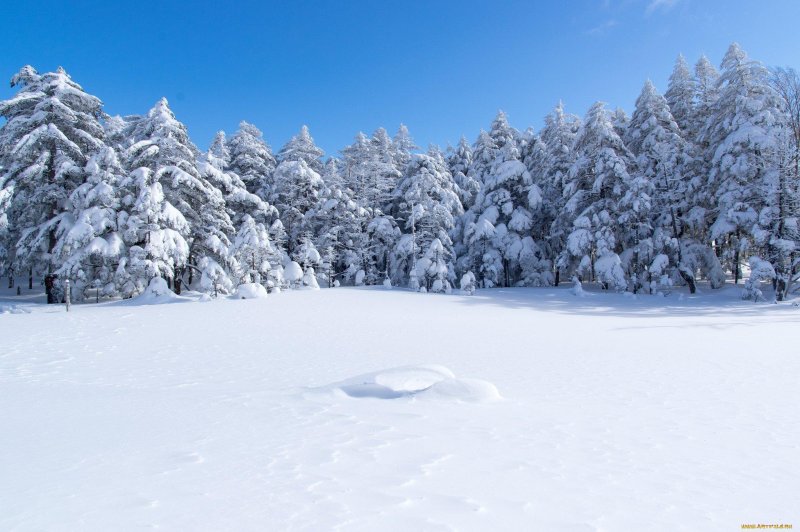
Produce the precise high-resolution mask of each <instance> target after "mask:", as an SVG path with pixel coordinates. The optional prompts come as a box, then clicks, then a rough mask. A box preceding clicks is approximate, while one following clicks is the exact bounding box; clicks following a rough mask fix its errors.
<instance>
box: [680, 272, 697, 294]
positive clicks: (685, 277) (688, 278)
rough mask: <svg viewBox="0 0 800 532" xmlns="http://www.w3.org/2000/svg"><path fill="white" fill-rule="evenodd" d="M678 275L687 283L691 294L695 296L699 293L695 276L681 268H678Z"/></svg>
mask: <svg viewBox="0 0 800 532" xmlns="http://www.w3.org/2000/svg"><path fill="white" fill-rule="evenodd" d="M678 274H680V276H681V278H682V279H683V280H684V281H686V284H687V285H688V286H689V293H690V294H694V293H695V292H696V291H697V285H696V284H695V282H694V276H693V275H692V274H690V273H689V272H687V271H686V270H685V269H684V268H682V267H680V266H679V267H678Z"/></svg>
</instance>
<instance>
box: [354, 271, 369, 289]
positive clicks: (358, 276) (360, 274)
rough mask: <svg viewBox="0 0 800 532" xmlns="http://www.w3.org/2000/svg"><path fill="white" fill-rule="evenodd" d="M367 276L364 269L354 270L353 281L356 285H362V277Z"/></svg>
mask: <svg viewBox="0 0 800 532" xmlns="http://www.w3.org/2000/svg"><path fill="white" fill-rule="evenodd" d="M366 276H367V273H366V272H365V271H364V270H358V271H357V272H356V279H355V283H356V286H363V285H364V277H366Z"/></svg>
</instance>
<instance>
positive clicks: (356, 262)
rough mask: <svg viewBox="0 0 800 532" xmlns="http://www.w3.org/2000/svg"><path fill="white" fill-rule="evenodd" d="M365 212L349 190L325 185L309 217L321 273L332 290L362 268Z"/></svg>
mask: <svg viewBox="0 0 800 532" xmlns="http://www.w3.org/2000/svg"><path fill="white" fill-rule="evenodd" d="M368 214H369V213H368V212H367V211H366V209H364V208H363V207H360V206H359V205H358V204H357V203H356V202H355V201H354V200H353V199H352V198H351V197H350V191H349V190H342V189H340V188H338V187H337V186H335V185H327V184H326V186H324V187H323V189H322V191H321V192H320V200H319V202H318V203H317V206H316V208H315V209H314V212H313V214H312V215H311V216H310V217H311V218H312V219H313V222H314V227H315V234H316V235H317V237H316V242H315V243H316V247H317V249H318V250H319V252H320V255H321V256H322V257H323V259H324V262H323V264H322V268H323V270H322V271H321V273H322V272H324V273H325V274H326V276H327V278H328V285H329V286H332V285H333V283H334V281H335V280H339V279H338V278H339V277H342V276H343V277H344V278H345V279H348V280H349V279H352V278H354V277H355V275H356V273H357V272H358V271H360V270H362V269H365V268H366V263H367V262H368V261H367V256H368V247H369V236H368V235H367V234H366V227H367V220H368Z"/></svg>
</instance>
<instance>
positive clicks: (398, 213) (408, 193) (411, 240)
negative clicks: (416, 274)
mask: <svg viewBox="0 0 800 532" xmlns="http://www.w3.org/2000/svg"><path fill="white" fill-rule="evenodd" d="M462 213H463V207H462V206H461V202H460V201H459V199H458V194H457V193H456V187H455V183H454V182H453V177H452V176H451V175H450V171H449V170H448V168H447V163H446V162H445V160H444V156H443V155H442V153H441V151H440V150H439V149H438V148H437V147H435V146H432V147H431V149H429V150H428V153H427V154H417V155H414V156H413V157H412V159H411V162H410V163H409V165H408V167H407V169H406V174H405V175H404V176H403V178H402V179H401V180H400V183H399V184H398V186H397V189H396V190H395V199H394V206H393V210H392V214H393V215H394V218H395V219H397V220H402V221H403V226H404V227H405V229H406V231H408V232H410V234H407V235H404V236H403V238H401V239H400V241H399V242H398V244H397V247H396V248H395V264H396V265H397V268H398V270H399V271H402V272H403V276H404V277H405V278H404V279H403V280H402V281H403V283H402V284H406V283H407V282H408V279H409V276H410V274H411V271H412V269H413V268H414V266H415V264H416V262H417V259H418V258H419V254H420V253H422V252H426V251H427V250H428V249H429V248H430V245H431V242H432V241H433V240H434V239H437V238H438V239H439V241H440V243H441V244H442V248H443V256H444V257H445V259H444V260H446V262H447V264H448V272H449V273H448V279H449V280H451V281H452V279H453V277H454V275H455V274H454V267H453V266H454V265H453V261H454V258H455V257H454V255H453V242H452V239H451V237H450V232H451V231H452V230H453V228H454V227H455V219H456V217H457V216H459V215H460V214H462ZM420 281H421V280H420ZM428 281H429V282H430V283H432V282H433V280H432V279H428ZM426 288H430V286H426Z"/></svg>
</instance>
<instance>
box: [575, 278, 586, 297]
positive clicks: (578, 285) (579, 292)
mask: <svg viewBox="0 0 800 532" xmlns="http://www.w3.org/2000/svg"><path fill="white" fill-rule="evenodd" d="M572 295H575V296H578V297H583V296H584V295H585V293H584V291H583V284H582V283H581V280H580V279H578V276H577V275H576V276H574V277H573V278H572Z"/></svg>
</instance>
